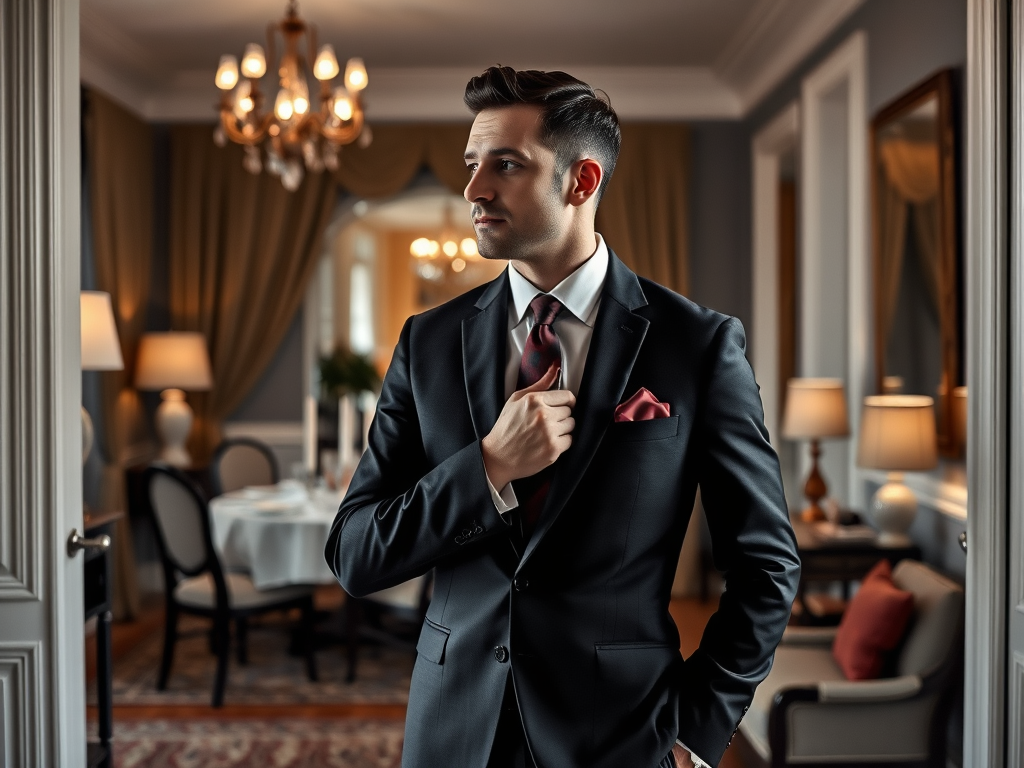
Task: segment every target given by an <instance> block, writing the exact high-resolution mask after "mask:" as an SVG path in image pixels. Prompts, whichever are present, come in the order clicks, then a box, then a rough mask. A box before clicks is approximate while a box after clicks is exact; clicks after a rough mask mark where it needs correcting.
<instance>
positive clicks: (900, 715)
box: [739, 560, 964, 768]
mask: <svg viewBox="0 0 1024 768" xmlns="http://www.w3.org/2000/svg"><path fill="white" fill-rule="evenodd" d="M893 581H894V582H895V584H896V586H898V587H899V588H900V589H903V590H906V591H908V592H911V593H913V595H914V614H913V617H912V619H911V623H910V625H909V627H908V629H907V632H906V635H905V636H904V638H903V641H902V643H901V645H900V647H899V648H898V649H897V659H896V666H895V676H894V677H889V678H883V679H880V680H857V681H851V680H847V679H846V678H845V677H844V676H843V673H842V671H841V670H840V668H839V666H838V664H836V662H835V660H834V659H833V657H832V640H833V639H834V637H835V633H836V628H834V627H791V628H789V629H788V630H787V631H786V634H785V636H784V637H783V640H782V644H781V645H780V646H779V648H778V650H777V651H776V654H775V663H774V666H773V667H772V671H771V673H770V674H769V675H768V677H767V678H766V679H765V681H764V682H763V683H761V685H760V686H759V687H758V689H757V692H756V693H755V694H754V701H753V702H752V703H751V706H750V710H749V711H748V712H747V715H746V717H745V718H744V720H743V722H741V723H740V728H739V730H740V732H741V733H742V734H743V736H744V738H745V740H746V741H747V742H748V744H749V745H750V746H751V747H752V748H753V751H754V752H755V753H756V754H757V757H759V758H760V760H761V761H762V762H763V763H764V764H765V765H770V766H771V767H772V768H783V767H784V766H797V765H799V766H812V765H828V766H830V768H852V767H853V766H875V767H876V768H877V766H880V765H898V766H906V767H907V768H911V767H913V768H926V767H927V768H932V767H933V766H942V765H944V764H945V733H946V732H945V725H946V715H947V714H948V711H949V702H950V698H951V692H952V684H953V682H955V681H956V679H957V674H958V671H959V666H960V660H961V655H962V640H963V606H964V596H963V590H962V589H961V588H960V587H959V586H958V585H957V584H955V583H953V582H952V581H950V580H948V579H946V578H944V577H943V576H940V575H939V574H937V573H936V572H935V571H933V570H931V569H930V568H928V567H927V566H926V565H923V564H922V563H919V562H916V561H913V560H904V561H902V562H901V563H900V564H899V565H898V566H897V567H896V568H895V570H894V571H893Z"/></svg>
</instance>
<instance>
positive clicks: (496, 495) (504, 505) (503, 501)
mask: <svg viewBox="0 0 1024 768" xmlns="http://www.w3.org/2000/svg"><path fill="white" fill-rule="evenodd" d="M484 477H487V472H486V471H485V472H484ZM487 488H488V490H490V492H491V501H493V502H494V508H495V509H496V510H498V514H500V515H504V514H505V513H506V512H511V511H512V510H513V509H515V508H516V507H518V506H519V499H517V498H516V492H515V491H513V490H512V483H505V487H504V488H502V489H501V490H500V491H498V490H496V489H495V487H494V483H492V482H491V478H489V477H487Z"/></svg>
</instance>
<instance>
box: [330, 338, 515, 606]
mask: <svg viewBox="0 0 1024 768" xmlns="http://www.w3.org/2000/svg"><path fill="white" fill-rule="evenodd" d="M413 321H414V318H410V319H409V320H408V321H406V324H405V327H404V328H403V329H402V333H401V336H400V338H399V341H398V346H397V347H396V348H395V354H394V357H393V359H392V361H391V366H390V367H389V368H388V372H387V375H386V376H385V378H384V385H383V388H382V391H381V396H380V399H379V400H378V402H377V413H376V415H375V416H374V419H373V423H372V424H371V426H370V430H369V437H368V442H367V449H366V451H365V452H364V453H363V456H362V458H361V459H360V461H359V466H358V467H357V468H356V472H355V474H354V475H353V477H352V482H351V483H350V485H349V489H348V493H347V494H346V495H345V499H344V501H342V503H341V507H340V509H339V510H338V514H337V516H336V517H335V519H334V524H333V525H332V526H331V532H330V535H329V536H328V539H327V546H326V549H325V556H326V558H327V563H328V565H329V566H330V568H331V570H332V571H333V572H334V574H335V575H336V576H337V577H338V580H339V581H340V582H341V585H342V587H344V589H345V591H346V592H348V593H349V594H351V595H355V596H356V597H361V596H363V595H367V594H370V593H371V592H376V591H378V590H381V589H385V588H387V587H391V586H394V585H396V584H400V583H402V582H403V581H407V580H408V579H411V578H413V577H415V576H419V575H422V574H424V573H426V572H427V571H429V570H430V569H431V568H433V567H434V565H436V564H437V563H438V562H439V561H440V560H442V559H443V558H445V557H446V556H449V555H453V554H456V553H462V552H464V551H465V549H466V548H467V547H472V546H475V545H476V544H477V543H478V542H480V541H483V540H485V539H487V538H488V537H489V536H491V535H493V534H495V533H498V532H500V531H502V530H505V529H506V527H507V525H508V523H506V522H505V521H504V520H503V519H502V518H501V516H500V515H499V514H498V511H497V509H495V506H494V503H493V502H492V501H491V496H490V490H489V487H488V483H487V476H486V474H485V473H484V465H483V454H482V453H481V451H480V441H479V440H477V441H474V442H472V443H470V444H469V445H466V446H464V447H463V448H462V449H461V450H459V451H456V452H455V453H454V454H452V455H451V456H449V457H448V458H447V459H445V460H444V461H442V462H440V463H439V464H437V465H436V466H430V464H429V462H428V461H427V457H426V455H425V452H424V450H423V441H422V436H421V434H420V424H419V420H418V417H417V413H416V400H415V395H414V391H413V386H412V381H411V374H410V344H411V336H412V326H413Z"/></svg>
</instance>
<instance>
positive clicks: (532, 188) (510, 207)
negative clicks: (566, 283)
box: [464, 104, 569, 262]
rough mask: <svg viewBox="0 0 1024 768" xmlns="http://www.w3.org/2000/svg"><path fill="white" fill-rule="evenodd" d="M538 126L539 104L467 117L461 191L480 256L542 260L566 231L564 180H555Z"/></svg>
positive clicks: (551, 160)
mask: <svg viewBox="0 0 1024 768" xmlns="http://www.w3.org/2000/svg"><path fill="white" fill-rule="evenodd" d="M540 127H541V111H540V107H534V106H529V105H518V104H517V105H515V106H510V107H501V108H498V109H485V110H484V111H482V112H481V113H480V114H479V115H477V117H476V120H474V121H473V129H472V130H471V131H470V134H469V143H468V144H467V145H466V167H467V168H469V170H470V174H471V177H470V180H469V184H468V185H466V191H465V193H464V194H465V197H466V200H468V201H469V202H470V203H472V204H473V209H472V216H473V226H474V228H475V229H476V236H477V242H478V244H479V248H480V254H481V255H482V256H484V257H485V258H488V259H515V260H518V261H526V262H542V261H543V259H544V256H545V254H546V253H550V252H551V251H552V249H553V248H557V247H558V243H559V241H560V240H561V239H563V238H564V237H565V236H566V235H567V230H568V227H569V217H568V216H567V207H568V206H567V204H566V202H565V194H564V190H563V189H562V186H563V185H564V179H563V180H560V181H558V180H556V179H555V153H554V152H553V151H552V150H551V149H549V148H548V147H546V146H544V144H543V143H542V142H541V139H540Z"/></svg>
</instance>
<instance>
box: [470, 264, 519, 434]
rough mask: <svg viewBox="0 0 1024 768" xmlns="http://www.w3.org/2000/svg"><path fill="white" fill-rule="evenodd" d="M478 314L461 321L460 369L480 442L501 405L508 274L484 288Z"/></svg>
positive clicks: (504, 273) (506, 333)
mask: <svg viewBox="0 0 1024 768" xmlns="http://www.w3.org/2000/svg"><path fill="white" fill-rule="evenodd" d="M475 306H476V308H477V309H479V310H481V311H480V312H479V313H478V314H476V315H473V316H472V317H468V318H466V319H465V320H463V321H462V369H463V372H464V375H465V381H466V395H467V397H468V398H469V410H470V414H471V415H472V417H473V431H474V432H476V438H477V440H482V439H483V438H484V437H486V436H487V434H488V433H489V432H490V431H491V428H492V427H494V423H495V422H496V421H497V420H498V414H499V413H501V408H502V406H503V405H504V404H505V346H506V344H507V343H508V272H507V271H506V272H502V273H501V275H500V276H499V277H498V278H496V279H495V280H493V281H491V283H490V285H488V286H487V290H485V291H484V292H483V294H481V296H480V298H479V299H478V300H477V302H476V305H475Z"/></svg>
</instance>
